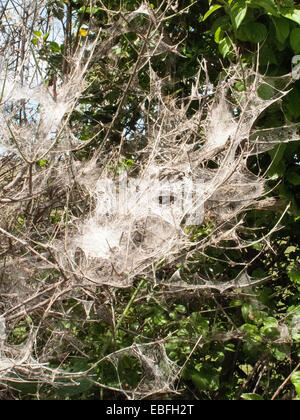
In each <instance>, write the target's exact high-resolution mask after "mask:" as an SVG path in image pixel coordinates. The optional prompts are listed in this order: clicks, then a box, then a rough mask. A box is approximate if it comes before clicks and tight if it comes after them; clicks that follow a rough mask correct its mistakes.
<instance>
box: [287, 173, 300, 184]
mask: <svg viewBox="0 0 300 420" xmlns="http://www.w3.org/2000/svg"><path fill="white" fill-rule="evenodd" d="M286 179H287V180H288V181H289V182H290V183H291V184H292V185H295V186H298V185H300V175H299V174H298V173H297V172H295V171H289V172H288V173H287V177H286Z"/></svg>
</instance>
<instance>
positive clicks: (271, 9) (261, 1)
mask: <svg viewBox="0 0 300 420" xmlns="http://www.w3.org/2000/svg"><path fill="white" fill-rule="evenodd" d="M249 4H250V5H251V6H256V7H262V8H263V9H265V11H266V12H268V13H270V14H271V15H273V16H278V9H277V6H276V4H275V2H274V0H249Z"/></svg>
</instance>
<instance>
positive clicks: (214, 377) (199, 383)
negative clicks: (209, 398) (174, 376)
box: [191, 366, 219, 391]
mask: <svg viewBox="0 0 300 420" xmlns="http://www.w3.org/2000/svg"><path fill="white" fill-rule="evenodd" d="M191 379H192V381H193V382H194V384H195V385H196V387H197V388H198V389H199V390H201V391H217V390H218V389H219V373H218V371H217V370H216V369H215V368H213V367H211V368H210V367H209V366H205V367H202V368H201V369H200V372H199V373H198V372H197V373H194V374H193V375H191Z"/></svg>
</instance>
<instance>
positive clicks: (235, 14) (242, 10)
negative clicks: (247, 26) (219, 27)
mask: <svg viewBox="0 0 300 420" xmlns="http://www.w3.org/2000/svg"><path fill="white" fill-rule="evenodd" d="M246 14H247V5H246V4H245V3H244V2H243V3H242V4H241V3H235V4H234V6H233V7H232V9H231V11H230V17H231V21H232V24H233V26H234V29H236V30H237V29H238V28H239V26H240V25H241V23H242V22H243V20H244V19H245V16H246Z"/></svg>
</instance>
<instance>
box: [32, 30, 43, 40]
mask: <svg viewBox="0 0 300 420" xmlns="http://www.w3.org/2000/svg"><path fill="white" fill-rule="evenodd" d="M33 34H34V35H35V36H37V37H38V38H39V37H40V36H42V32H41V31H33Z"/></svg>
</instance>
